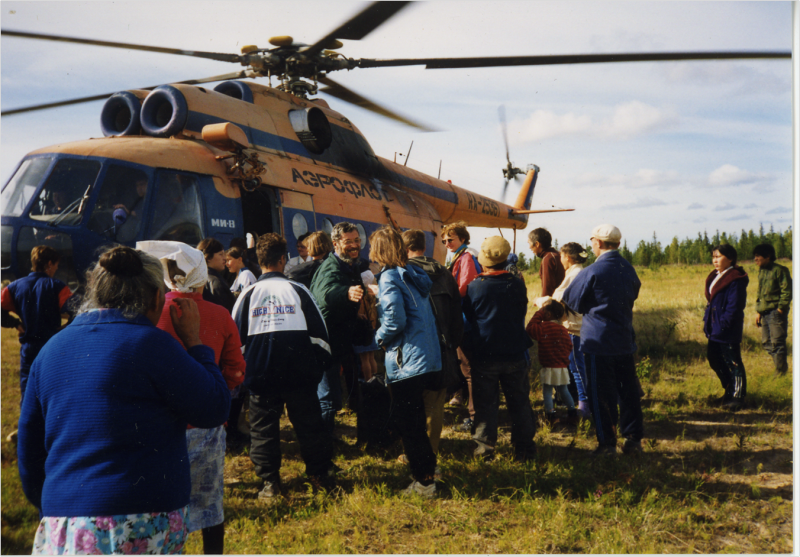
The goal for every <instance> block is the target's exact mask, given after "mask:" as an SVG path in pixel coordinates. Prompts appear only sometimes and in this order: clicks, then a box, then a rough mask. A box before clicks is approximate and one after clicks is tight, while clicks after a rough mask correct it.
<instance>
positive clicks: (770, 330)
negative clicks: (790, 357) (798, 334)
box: [761, 309, 789, 375]
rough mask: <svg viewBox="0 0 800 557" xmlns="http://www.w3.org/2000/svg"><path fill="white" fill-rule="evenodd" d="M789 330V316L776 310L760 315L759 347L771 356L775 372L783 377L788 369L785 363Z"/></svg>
mask: <svg viewBox="0 0 800 557" xmlns="http://www.w3.org/2000/svg"><path fill="white" fill-rule="evenodd" d="M788 330H789V316H788V315H787V314H786V313H779V312H778V310H777V309H772V310H769V311H765V312H764V313H762V314H761V345H762V346H763V347H764V350H766V351H767V354H769V355H770V356H772V361H773V363H774V364H775V371H776V372H778V373H780V374H781V375H783V374H784V373H786V372H787V370H788V369H789V364H787V363H786V335H787V332H788Z"/></svg>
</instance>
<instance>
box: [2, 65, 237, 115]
mask: <svg viewBox="0 0 800 557" xmlns="http://www.w3.org/2000/svg"><path fill="white" fill-rule="evenodd" d="M241 77H246V72H245V71H244V70H242V71H239V72H233V73H227V74H222V75H215V76H212V77H205V78H201V79H187V80H186V81H176V82H175V83H176V84H184V85H199V84H201V83H212V82H214V81H226V80H228V79H237V78H241ZM156 87H158V85H152V86H150V87H135V89H143V90H145V91H149V90H151V89H155V88H156ZM114 93H117V91H114ZM114 93H104V94H102V95H92V96H90V97H80V98H77V99H70V100H66V101H58V102H52V103H45V104H37V105H33V106H26V107H23V108H14V109H12V110H5V111H3V112H0V116H12V115H14V114H21V113H23V112H34V111H36V110H45V109H48V108H57V107H59V106H69V105H73V104H81V103H88V102H92V101H101V100H103V99H107V98H109V97H110V96H111V95H113V94H114Z"/></svg>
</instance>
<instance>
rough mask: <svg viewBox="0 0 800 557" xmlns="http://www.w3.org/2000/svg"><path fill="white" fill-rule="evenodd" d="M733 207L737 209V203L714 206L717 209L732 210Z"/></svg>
mask: <svg viewBox="0 0 800 557" xmlns="http://www.w3.org/2000/svg"><path fill="white" fill-rule="evenodd" d="M731 209H736V205H731V204H730V203H726V204H725V205H717V206H716V207H714V210H715V211H730V210H731Z"/></svg>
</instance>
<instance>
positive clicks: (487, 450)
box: [472, 439, 494, 460]
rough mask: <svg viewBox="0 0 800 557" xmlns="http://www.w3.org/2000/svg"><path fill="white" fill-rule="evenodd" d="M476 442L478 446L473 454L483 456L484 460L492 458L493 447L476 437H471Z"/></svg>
mask: <svg viewBox="0 0 800 557" xmlns="http://www.w3.org/2000/svg"><path fill="white" fill-rule="evenodd" d="M473 441H475V442H476V443H477V444H478V448H476V449H475V451H474V452H473V453H472V454H474V455H475V456H480V457H483V459H484V460H491V459H492V458H494V447H492V446H490V445H487V444H486V443H484V442H483V441H478V440H477V439H473Z"/></svg>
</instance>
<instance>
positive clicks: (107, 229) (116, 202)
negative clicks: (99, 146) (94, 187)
mask: <svg viewBox="0 0 800 557" xmlns="http://www.w3.org/2000/svg"><path fill="white" fill-rule="evenodd" d="M147 183H148V178H147V174H145V173H144V172H143V171H142V170H139V169H136V168H129V167H126V166H121V165H118V164H113V165H111V166H110V167H109V168H108V170H107V171H106V175H105V178H103V184H102V185H101V186H100V193H99V194H98V196H97V203H95V206H94V211H93V212H92V218H91V219H89V230H91V231H93V232H96V233H98V234H103V235H104V236H106V237H108V238H114V239H116V240H117V241H118V242H130V241H131V240H134V239H135V238H136V236H137V235H138V233H139V229H140V228H141V225H142V221H143V220H144V211H145V201H146V199H145V197H146V195H147ZM117 209H121V210H122V211H124V212H125V221H124V223H123V224H121V225H119V224H117V226H116V229H115V226H114V225H115V223H114V211H116V210H117Z"/></svg>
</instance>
